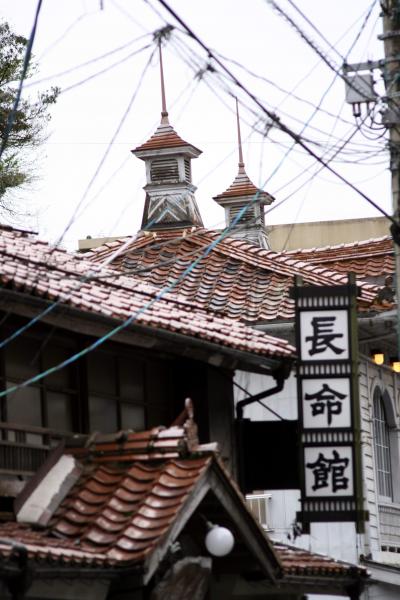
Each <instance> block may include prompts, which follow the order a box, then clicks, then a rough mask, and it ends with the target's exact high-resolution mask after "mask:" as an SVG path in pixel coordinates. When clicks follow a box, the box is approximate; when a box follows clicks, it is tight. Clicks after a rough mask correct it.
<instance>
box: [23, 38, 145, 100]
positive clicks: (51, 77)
mask: <svg viewBox="0 0 400 600" xmlns="http://www.w3.org/2000/svg"><path fill="white" fill-rule="evenodd" d="M150 35H151V33H146V34H145V35H141V36H139V37H137V38H133V39H132V40H130V41H129V42H127V43H126V44H123V45H122V46H118V47H117V48H113V49H112V50H109V51H108V52H105V53H104V54H100V55H99V56H95V57H94V58H90V59H89V60H86V61H85V62H83V63H79V64H78V65H75V66H73V67H69V68H68V69H65V70H64V71H59V72H58V73H54V74H53V75H48V76H46V77H42V78H41V79H36V80H35V81H30V82H29V83H27V84H26V85H25V88H28V87H32V86H33V85H38V84H39V83H43V82H45V81H49V80H54V79H55V78H57V77H63V76H64V75H69V74H70V73H74V72H75V71H79V69H83V68H85V67H88V66H89V65H92V64H94V63H96V62H99V61H100V60H103V59H104V58H107V57H109V56H112V55H113V54H116V53H117V52H121V50H125V49H126V48H129V46H132V44H135V43H136V42H138V41H140V40H143V39H144V38H146V37H149V36H150ZM131 56H132V54H129V55H128V56H127V57H126V58H125V59H123V60H127V59H128V58H130V57H131ZM118 64H120V63H119V62H118V63H114V64H113V65H111V67H110V68H112V67H113V66H116V65H118Z"/></svg>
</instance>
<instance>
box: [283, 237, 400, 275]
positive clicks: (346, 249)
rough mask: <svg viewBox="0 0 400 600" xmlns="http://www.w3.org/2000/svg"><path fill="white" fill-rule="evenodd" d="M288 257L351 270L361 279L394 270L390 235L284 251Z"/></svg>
mask: <svg viewBox="0 0 400 600" xmlns="http://www.w3.org/2000/svg"><path fill="white" fill-rule="evenodd" d="M286 254H287V255H288V256H291V257H293V258H296V259H298V260H303V261H307V262H313V263H315V264H321V265H322V264H323V265H326V266H329V267H330V268H332V269H335V270H336V271H341V272H346V273H349V272H353V273H356V274H357V275H358V276H359V277H361V278H363V277H364V278H377V277H382V275H389V274H393V273H394V270H395V264H394V256H393V239H392V237H391V236H384V237H380V238H375V239H370V240H361V241H356V242H350V243H346V244H336V245H332V246H323V247H321V248H306V249H299V250H291V251H288V252H286Z"/></svg>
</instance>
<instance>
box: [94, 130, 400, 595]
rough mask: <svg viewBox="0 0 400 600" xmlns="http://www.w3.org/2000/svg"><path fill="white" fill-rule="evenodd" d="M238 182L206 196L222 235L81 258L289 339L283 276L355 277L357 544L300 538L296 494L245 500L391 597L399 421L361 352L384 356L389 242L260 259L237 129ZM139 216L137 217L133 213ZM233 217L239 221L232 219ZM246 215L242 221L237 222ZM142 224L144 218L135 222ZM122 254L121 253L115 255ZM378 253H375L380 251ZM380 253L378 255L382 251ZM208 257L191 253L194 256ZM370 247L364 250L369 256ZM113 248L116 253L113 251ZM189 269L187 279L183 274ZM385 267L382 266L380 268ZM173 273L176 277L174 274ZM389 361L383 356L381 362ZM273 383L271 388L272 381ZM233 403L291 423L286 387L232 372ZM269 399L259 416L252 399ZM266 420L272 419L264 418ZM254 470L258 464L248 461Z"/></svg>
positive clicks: (391, 343)
mask: <svg viewBox="0 0 400 600" xmlns="http://www.w3.org/2000/svg"><path fill="white" fill-rule="evenodd" d="M238 139H239V172H238V175H237V177H236V179H235V180H234V183H233V184H232V186H231V187H230V188H228V190H227V191H226V192H224V193H223V194H220V195H218V196H216V197H215V199H216V201H217V202H219V203H220V204H221V205H222V206H224V208H225V211H226V221H227V226H228V227H229V228H230V229H229V231H228V232H227V233H226V234H224V235H221V232H219V231H211V230H207V229H205V228H203V227H202V226H201V225H199V224H198V223H197V224H196V223H195V222H194V221H193V222H192V223H191V224H190V226H188V225H187V224H186V223H185V221H184V219H183V218H182V220H181V221H180V222H179V221H178V220H176V221H174V224H173V226H169V225H168V226H165V227H163V228H162V229H160V230H159V231H155V230H153V232H152V235H151V236H150V235H148V234H147V232H146V231H145V230H142V231H141V232H139V235H138V237H137V238H136V239H135V240H134V241H132V242H131V243H128V242H126V240H125V239H120V240H116V241H114V242H112V243H105V244H103V245H101V246H100V247H98V248H95V249H93V250H92V251H91V252H89V253H88V255H87V258H89V259H90V260H91V261H93V262H94V263H99V262H101V261H103V260H106V259H107V257H109V256H110V255H111V253H112V252H114V251H115V249H117V248H121V253H120V254H119V255H118V257H116V258H115V260H114V261H113V266H114V268H116V269H117V270H119V271H120V272H121V273H123V274H124V275H126V276H128V277H129V276H131V275H132V276H133V275H135V274H138V273H139V274H140V275H139V276H140V278H141V279H142V280H143V281H146V282H149V283H151V284H153V285H155V286H156V287H159V288H162V287H163V286H165V285H167V284H168V282H169V281H170V280H171V279H172V278H175V277H177V278H178V279H179V284H178V286H177V291H178V292H179V294H181V295H182V296H183V297H185V298H186V299H187V300H188V301H190V302H195V303H197V304H199V305H200V306H201V307H203V308H205V309H207V310H211V311H214V312H215V313H217V314H221V315H226V316H229V317H231V318H233V319H236V320H238V321H242V322H245V323H246V324H250V325H251V326H252V327H254V328H256V329H257V330H258V331H264V332H268V333H269V334H274V335H279V336H280V337H284V338H285V339H287V340H290V341H291V342H292V343H293V341H294V324H293V319H294V305H293V299H292V296H291V289H292V287H293V283H294V278H295V277H301V278H302V281H303V284H304V285H305V286H307V285H317V286H335V285H341V284H344V283H346V282H347V274H348V272H349V271H353V272H354V271H355V272H356V274H357V276H358V281H357V284H358V298H357V310H358V324H359V334H358V335H359V338H358V339H359V349H360V352H361V354H360V362H359V382H360V385H359V395H360V400H361V423H362V439H361V442H362V462H363V476H362V479H363V485H364V490H365V509H366V510H367V511H368V513H369V521H368V522H367V523H366V531H365V533H364V534H362V535H357V534H356V531H355V528H354V526H353V524H349V523H337V524H335V525H332V524H324V523H317V524H314V525H312V526H311V535H310V536H308V535H304V534H303V535H300V536H299V535H298V534H299V533H301V531H300V530H299V528H298V527H297V525H296V513H297V512H298V510H299V504H298V503H299V492H298V490H295V489H294V490H287V491H283V490H277V489H273V490H268V489H267V487H265V489H264V490H263V491H262V492H260V491H259V488H258V490H257V492H256V493H254V494H253V495H252V500H251V501H252V502H253V503H254V504H255V505H256V506H257V507H258V510H259V511H261V514H262V516H261V517H260V518H261V521H262V522H263V523H264V524H265V526H266V527H268V528H270V529H271V530H272V531H273V535H274V536H275V539H280V540H284V539H287V536H289V537H290V538H291V539H292V540H294V541H295V543H296V545H298V546H305V547H307V548H312V549H313V550H315V551H321V552H327V553H331V554H332V553H333V554H334V555H335V556H336V557H337V558H341V559H345V560H350V561H353V562H359V561H365V560H367V561H368V564H370V565H373V568H374V574H375V576H376V586H377V587H376V592H375V593H377V594H378V596H379V597H380V598H383V599H391V598H395V597H397V596H398V593H399V589H400V570H398V569H397V567H396V565H400V561H399V560H398V556H400V538H399V536H398V533H397V530H398V527H400V513H398V509H397V503H398V499H399V498H400V496H399V489H400V488H399V489H398V482H397V480H398V460H399V456H400V452H399V447H400V446H399V438H398V435H397V433H396V431H397V429H398V428H399V427H400V413H399V408H398V402H397V396H398V393H399V390H400V386H399V381H398V375H397V374H396V373H395V372H394V371H393V370H392V368H391V365H390V363H389V361H386V363H385V364H383V365H377V364H376V362H374V360H372V355H373V351H374V350H376V349H379V348H378V346H380V345H381V342H382V345H383V346H385V353H386V356H387V357H388V358H389V356H393V357H394V356H395V354H396V352H397V350H396V335H395V331H396V322H397V313H396V298H395V297H394V294H393V289H392V288H393V286H392V282H391V281H390V279H387V276H388V275H389V276H390V274H391V273H392V270H391V269H392V264H393V263H392V258H391V256H389V255H391V250H388V248H389V246H388V245H390V241H389V240H385V241H384V240H381V241H376V243H374V242H360V243H354V244H347V245H345V246H341V247H337V248H325V249H320V250H318V249H317V250H315V249H313V250H310V251H307V250H302V249H300V250H299V251H291V252H274V251H273V250H269V249H268V240H267V236H266V230H265V223H264V220H263V213H262V210H263V206H264V205H265V204H268V203H270V202H271V201H272V200H273V198H272V197H271V196H269V195H268V194H266V193H265V192H262V191H260V190H258V189H257V188H256V186H253V184H252V183H251V182H250V180H249V179H248V177H247V175H246V173H245V171H244V164H243V158H242V150H241V141H240V128H238ZM145 214H146V209H145ZM239 214H240V217H241V218H242V219H243V220H241V218H238V216H239ZM246 215H247V216H246ZM144 221H146V222H147V223H148V219H147V217H146V218H145V219H144ZM124 244H126V245H125V246H124ZM383 246H384V247H385V248H384V249H382V248H383ZM386 246H387V247H386ZM206 247H208V248H210V249H211V250H210V251H209V252H208V253H207V255H206V256H203V255H202V252H203V251H204V248H206ZM374 247H375V248H376V250H375V249H374ZM122 248H123V250H122ZM190 262H194V264H193V268H191V269H190V272H189V273H186V271H185V269H186V267H187V265H188V264H189V263H190ZM385 265H386V266H385ZM184 274H185V275H184ZM390 353H391V354H390ZM274 379H275V382H276V380H277V378H276V377H275V378H274ZM235 384H236V391H235V400H236V402H238V401H240V400H243V399H244V398H245V397H251V396H254V397H255V398H256V401H254V403H253V404H251V405H247V404H246V407H245V408H244V414H245V417H247V418H251V419H252V420H260V421H267V420H270V419H272V420H274V419H275V420H276V419H282V418H283V419H287V420H289V421H291V422H292V423H296V421H297V419H298V415H297V389H296V382H295V379H294V378H291V379H290V380H289V382H288V383H286V384H285V387H284V389H283V391H280V392H277V391H276V388H274V381H273V380H271V377H265V376H263V375H262V374H258V373H245V372H244V371H241V370H240V369H238V370H236V376H235ZM271 387H272V388H273V389H275V391H276V393H275V395H272V396H271V397H270V398H269V399H268V401H266V402H267V404H266V402H264V406H262V405H261V404H260V403H259V402H258V401H257V398H261V397H262V394H264V395H265V396H268V394H266V392H267V391H268V390H270V389H271ZM271 410H272V411H273V412H272V414H271V412H269V411H271ZM257 464H258V463H257Z"/></svg>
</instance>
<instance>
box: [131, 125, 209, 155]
mask: <svg viewBox="0 0 400 600" xmlns="http://www.w3.org/2000/svg"><path fill="white" fill-rule="evenodd" d="M180 146H191V147H193V148H195V147H194V146H192V144H189V143H188V142H185V141H184V140H183V139H182V138H181V137H179V135H178V134H177V133H176V131H175V130H174V128H173V127H172V126H171V125H170V124H169V123H160V125H159V126H158V127H157V129H156V131H155V133H154V134H153V135H152V136H151V138H150V139H149V140H147V142H145V143H144V144H141V145H140V146H138V147H137V148H135V149H134V150H132V152H140V151H142V150H159V149H160V148H177V147H180ZM195 150H197V151H198V152H201V151H200V150H198V149H197V148H195Z"/></svg>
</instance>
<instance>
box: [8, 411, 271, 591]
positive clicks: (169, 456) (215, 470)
mask: <svg viewBox="0 0 400 600" xmlns="http://www.w3.org/2000/svg"><path fill="white" fill-rule="evenodd" d="M192 414H193V413H192V408H191V405H190V402H187V404H186V411H185V412H184V413H183V418H181V421H182V420H183V424H182V425H176V426H172V427H170V428H167V429H166V428H163V427H158V428H154V429H152V430H150V431H144V432H139V433H135V432H119V433H118V434H115V435H107V436H101V435H98V436H97V437H92V438H89V439H88V438H81V439H75V440H71V443H72V445H71V446H70V447H68V446H67V447H66V448H65V450H64V454H63V455H62V456H61V459H62V458H63V457H65V456H69V457H73V459H74V460H75V462H76V465H77V468H78V467H79V469H80V475H79V476H78V478H77V479H75V481H71V482H70V483H68V481H67V478H66V479H65V481H64V482H61V483H60V482H59V481H58V480H57V477H56V476H55V475H54V473H55V472H56V471H57V469H58V470H59V467H58V462H55V461H54V459H53V458H51V457H49V459H48V463H47V464H48V469H47V471H46V468H44V469H43V471H42V473H41V474H40V475H37V476H35V477H34V479H33V480H31V482H30V483H29V484H28V486H29V490H28V492H27V491H25V490H24V491H23V492H22V498H21V499H18V498H17V504H16V510H17V519H18V520H19V521H20V522H19V523H9V524H5V525H3V526H0V559H1V558H3V559H4V558H5V559H7V558H9V557H10V554H11V548H10V546H9V545H7V544H6V545H4V544H2V539H4V538H8V539H12V540H13V541H14V542H15V543H18V544H24V545H25V546H26V548H27V551H28V554H29V556H30V557H31V558H32V559H33V560H37V561H39V562H40V561H48V562H51V561H54V562H55V563H56V565H68V564H74V565H79V564H81V565H82V566H83V567H87V568H92V567H102V568H104V569H106V568H114V569H116V568H117V569H118V568H127V567H129V568H131V569H132V568H133V569H136V570H140V572H141V573H142V582H143V583H144V584H145V583H147V581H149V579H150V578H151V577H152V576H153V574H154V573H155V571H156V570H157V568H158V566H159V564H160V563H161V561H162V560H163V558H164V557H165V555H166V554H167V552H168V550H169V549H170V547H171V544H173V543H174V542H175V541H176V540H177V538H178V537H179V536H180V534H181V532H182V531H183V530H184V528H185V527H186V525H187V523H188V522H189V520H190V519H191V518H192V517H193V515H194V514H195V513H196V511H197V510H198V509H199V510H200V521H201V519H203V527H204V536H205V534H206V533H207V528H206V522H205V521H204V518H206V517H207V511H208V510H210V508H209V507H211V511H212V512H213V514H216V513H215V511H217V514H219V515H224V516H223V517H222V518H223V519H224V522H225V524H226V526H228V523H229V524H230V525H229V526H230V527H232V529H233V531H234V532H235V533H234V535H235V538H236V544H237V547H238V552H239V553H240V554H241V555H242V558H243V554H242V553H243V550H244V549H246V550H245V551H246V556H247V557H248V559H250V561H251V563H253V561H254V564H255V565H256V566H257V568H258V569H259V570H261V572H263V574H264V577H266V578H267V579H268V580H270V581H274V580H276V578H277V577H279V576H280V574H281V565H280V562H279V558H278V557H277V555H276V553H275V551H274V549H273V546H272V544H271V542H270V540H269V539H268V538H267V537H266V536H265V535H264V532H263V530H262V528H261V527H260V526H259V525H258V523H257V522H256V521H255V519H254V517H253V515H252V514H251V513H250V511H249V510H248V508H247V506H246V504H245V502H244V499H243V497H242V495H241V493H240V492H239V490H238V489H237V487H236V485H235V484H234V482H233V481H232V479H231V478H230V476H229V474H228V473H227V471H226V470H225V468H224V466H223V464H222V462H220V460H219V458H218V456H217V454H216V452H215V447H214V445H206V446H202V445H200V444H199V442H198V439H197V427H196V425H195V423H194V421H193V418H192ZM61 459H60V460H61ZM55 481H57V482H58V483H57V485H55V484H54V482H55ZM40 486H42V487H45V489H46V492H47V493H46V499H47V502H48V505H47V506H44V507H43V514H45V515H46V518H47V524H46V523H43V521H42V519H41V518H40V519H39V520H38V522H36V521H35V518H33V519H32V518H30V515H34V516H35V515H36V514H37V507H38V495H37V490H38V489H39V488H40ZM53 488H54V489H53ZM35 494H36V495H35ZM39 495H40V494H39ZM21 515H22V517H21ZM209 520H211V519H210V518H209ZM28 523H29V524H28ZM37 524H40V525H42V526H43V525H45V527H44V529H43V530H42V531H35V525H37ZM234 551H235V549H234ZM203 552H205V549H204V550H203Z"/></svg>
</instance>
